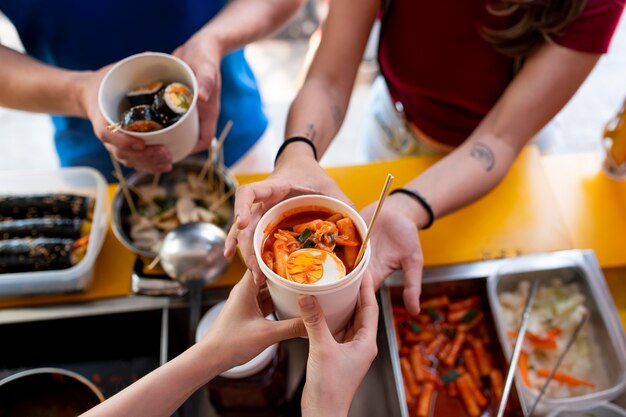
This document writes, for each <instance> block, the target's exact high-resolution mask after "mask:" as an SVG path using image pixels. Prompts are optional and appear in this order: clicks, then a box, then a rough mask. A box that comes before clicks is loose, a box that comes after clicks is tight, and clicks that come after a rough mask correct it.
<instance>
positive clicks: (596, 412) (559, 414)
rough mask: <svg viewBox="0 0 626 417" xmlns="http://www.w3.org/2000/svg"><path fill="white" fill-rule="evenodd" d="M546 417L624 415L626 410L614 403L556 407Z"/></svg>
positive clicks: (625, 416)
mask: <svg viewBox="0 0 626 417" xmlns="http://www.w3.org/2000/svg"><path fill="white" fill-rule="evenodd" d="M548 417H626V410H624V409H623V408H622V407H619V406H617V405H615V404H611V403H605V404H599V405H596V406H594V407H589V408H584V409H582V408H575V409H558V410H555V411H553V412H551V413H550V414H548Z"/></svg>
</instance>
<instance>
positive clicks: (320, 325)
mask: <svg viewBox="0 0 626 417" xmlns="http://www.w3.org/2000/svg"><path fill="white" fill-rule="evenodd" d="M298 306H299V308H300V315H301V316H302V320H303V321H304V327H306V331H307V334H308V335H309V339H310V341H311V343H323V342H324V341H325V340H329V339H332V335H331V333H330V330H329V329H328V324H326V317H324V312H323V311H322V307H321V306H320V303H319V301H317V298H315V297H314V296H312V295H299V296H298Z"/></svg>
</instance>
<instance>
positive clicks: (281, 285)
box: [254, 195, 371, 334]
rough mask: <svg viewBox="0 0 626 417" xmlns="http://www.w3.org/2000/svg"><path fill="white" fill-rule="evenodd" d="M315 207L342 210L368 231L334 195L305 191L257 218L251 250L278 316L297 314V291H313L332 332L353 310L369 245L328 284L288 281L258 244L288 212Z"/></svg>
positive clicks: (344, 321)
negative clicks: (263, 255)
mask: <svg viewBox="0 0 626 417" xmlns="http://www.w3.org/2000/svg"><path fill="white" fill-rule="evenodd" d="M316 208H318V209H319V208H321V209H326V210H329V211H332V212H335V213H341V214H343V215H344V216H346V217H348V218H350V219H352V221H353V222H354V225H355V227H356V229H357V230H358V232H359V234H360V235H361V238H363V237H365V235H366V234H367V225H366V224H365V221H364V220H363V219H362V218H361V216H360V215H359V214H358V213H357V212H356V211H355V210H354V209H353V208H352V207H350V206H348V205H347V204H345V203H344V202H342V201H339V200H337V199H334V198H331V197H326V196H321V195H305V196H300V197H294V198H291V199H288V200H285V201H283V202H281V203H279V204H277V205H276V206H274V207H272V208H271V209H270V210H268V211H267V213H265V214H264V215H263V217H261V220H259V223H258V224H257V227H256V229H255V231H254V253H255V255H256V258H257V262H258V263H259V266H260V268H261V271H262V272H263V273H264V274H265V276H266V277H267V287H268V289H269V292H270V296H271V297H272V301H273V303H274V308H275V311H276V316H277V317H278V318H279V319H280V320H284V319H290V318H294V317H299V316H300V310H299V309H298V294H309V295H315V296H316V297H317V299H318V301H319V303H320V305H321V307H322V310H323V311H324V315H325V317H326V321H327V323H328V327H329V329H330V331H331V332H332V333H333V334H335V333H338V332H339V331H341V330H343V329H344V328H345V327H346V325H347V324H348V321H349V320H350V318H351V317H352V314H353V313H354V307H355V306H356V301H357V296H358V294H359V288H360V287H361V281H362V279H363V274H364V273H365V270H366V268H367V265H368V263H369V260H370V255H371V254H370V248H369V246H368V247H367V249H366V251H365V255H364V256H363V258H362V259H361V261H360V262H359V264H358V265H356V267H355V268H354V270H352V272H350V273H349V274H347V275H346V276H345V277H344V278H342V279H340V280H337V281H335V282H331V283H327V284H318V285H310V284H300V283H297V282H293V281H289V280H287V279H285V278H283V277H281V276H280V275H278V274H276V273H275V272H274V271H272V270H271V269H270V268H269V267H268V266H267V265H266V264H265V262H263V259H262V258H261V248H262V245H263V242H264V240H265V237H266V235H267V234H268V233H269V232H270V231H271V230H272V229H273V228H274V226H275V225H276V224H277V223H279V222H280V221H281V220H282V219H284V217H285V214H286V213H288V215H291V214H295V213H299V212H302V211H309V210H311V209H313V210H315V209H316Z"/></svg>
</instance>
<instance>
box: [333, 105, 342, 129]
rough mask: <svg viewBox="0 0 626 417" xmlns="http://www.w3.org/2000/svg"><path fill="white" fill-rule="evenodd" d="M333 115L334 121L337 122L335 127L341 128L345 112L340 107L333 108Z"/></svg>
mask: <svg viewBox="0 0 626 417" xmlns="http://www.w3.org/2000/svg"><path fill="white" fill-rule="evenodd" d="M331 112H332V115H333V121H334V122H335V126H337V127H339V126H341V120H342V119H343V111H342V110H341V107H339V106H333V108H332V109H331Z"/></svg>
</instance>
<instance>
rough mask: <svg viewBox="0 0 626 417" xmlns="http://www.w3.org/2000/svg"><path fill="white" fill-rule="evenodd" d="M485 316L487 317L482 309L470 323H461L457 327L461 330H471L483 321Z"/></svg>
mask: <svg viewBox="0 0 626 417" xmlns="http://www.w3.org/2000/svg"><path fill="white" fill-rule="evenodd" d="M484 318H485V315H484V314H483V313H482V311H481V312H479V313H478V314H477V315H476V317H474V318H473V319H472V321H470V322H469V323H463V324H459V327H457V330H458V331H460V332H469V331H470V330H471V329H472V328H474V326H476V325H477V324H478V323H480V322H482V321H483V319H484Z"/></svg>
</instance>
